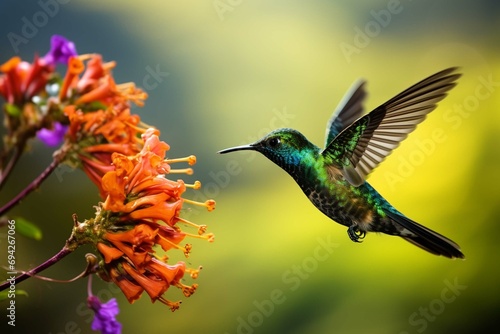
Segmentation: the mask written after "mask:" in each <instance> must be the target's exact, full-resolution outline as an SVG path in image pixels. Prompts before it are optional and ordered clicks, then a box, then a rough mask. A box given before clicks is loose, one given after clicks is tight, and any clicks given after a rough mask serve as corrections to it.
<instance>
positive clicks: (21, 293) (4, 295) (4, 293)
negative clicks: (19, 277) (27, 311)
mask: <svg viewBox="0 0 500 334" xmlns="http://www.w3.org/2000/svg"><path fill="white" fill-rule="evenodd" d="M9 293H10V290H4V291H0V301H2V300H6V299H11V298H12V297H11V296H12V295H11V296H9ZM15 295H16V296H26V297H28V292H26V291H24V290H17V289H16V291H15Z"/></svg>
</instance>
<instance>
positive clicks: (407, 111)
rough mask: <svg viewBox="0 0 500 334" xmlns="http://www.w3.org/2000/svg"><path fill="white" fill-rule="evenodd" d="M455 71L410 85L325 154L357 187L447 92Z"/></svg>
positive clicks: (348, 130) (353, 126)
mask: <svg viewBox="0 0 500 334" xmlns="http://www.w3.org/2000/svg"><path fill="white" fill-rule="evenodd" d="M455 70H456V68H449V69H446V70H443V71H441V72H438V73H436V74H434V75H432V76H430V77H428V78H427V79H424V80H422V81H420V82H419V83H417V84H415V85H413V86H411V87H410V88H408V89H407V90H405V91H403V92H402V93H400V94H398V95H396V96H395V97H393V98H392V99H390V100H389V101H387V102H386V103H384V104H382V105H381V106H379V107H378V108H376V109H374V110H373V111H372V112H370V113H369V114H367V115H365V116H363V117H361V118H360V119H358V120H357V121H355V122H354V123H353V124H351V125H350V126H348V127H347V128H345V129H344V130H343V131H342V132H341V133H340V134H339V135H338V136H337V137H336V138H335V139H334V140H333V141H332V142H331V143H330V144H329V145H328V146H327V147H326V148H325V150H324V151H323V152H322V155H323V157H324V158H325V162H326V163H327V164H331V165H332V166H334V167H336V168H339V169H340V170H341V171H342V175H343V176H344V177H345V178H346V179H347V180H348V181H349V182H350V183H351V184H352V185H354V186H359V185H361V184H362V183H363V182H364V181H365V179H366V176H367V175H368V174H370V172H371V171H372V170H373V169H374V168H375V167H377V166H378V164H379V163H380V162H382V161H383V160H384V159H385V157H386V156H388V155H389V154H390V153H391V152H392V150H394V149H395V148H396V147H398V145H399V143H400V142H401V141H402V140H403V139H405V138H406V137H407V136H408V134H409V133H410V132H412V131H413V130H414V129H415V127H416V126H417V125H418V124H419V123H420V122H422V121H423V120H424V119H425V117H426V116H427V114H428V113H430V112H431V111H432V110H434V109H435V108H436V103H437V102H439V101H441V100H442V99H443V98H444V97H445V96H446V94H447V92H448V91H449V90H450V89H451V88H453V87H455V85H456V82H455V80H457V79H458V78H459V77H460V74H456V73H453V72H455Z"/></svg>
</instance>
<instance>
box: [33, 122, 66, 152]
mask: <svg viewBox="0 0 500 334" xmlns="http://www.w3.org/2000/svg"><path fill="white" fill-rule="evenodd" d="M67 130H68V126H67V125H62V124H61V123H59V122H54V129H52V130H49V129H40V130H38V132H37V133H36V136H37V137H38V139H40V140H41V141H42V142H43V143H44V144H45V145H47V146H51V147H53V146H57V145H59V144H60V143H61V142H62V140H63V139H64V135H65V134H66V131H67Z"/></svg>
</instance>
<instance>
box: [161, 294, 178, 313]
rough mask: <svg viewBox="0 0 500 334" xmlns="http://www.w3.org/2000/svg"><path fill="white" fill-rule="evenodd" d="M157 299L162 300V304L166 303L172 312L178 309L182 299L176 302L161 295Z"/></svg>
mask: <svg viewBox="0 0 500 334" xmlns="http://www.w3.org/2000/svg"><path fill="white" fill-rule="evenodd" d="M158 300H159V301H160V302H162V303H163V304H165V305H167V306H168V307H169V308H170V311H172V312H174V311H176V310H178V309H179V307H180V306H181V303H182V301H180V300H179V301H177V302H172V301H170V300H168V299H165V298H163V297H159V298H158Z"/></svg>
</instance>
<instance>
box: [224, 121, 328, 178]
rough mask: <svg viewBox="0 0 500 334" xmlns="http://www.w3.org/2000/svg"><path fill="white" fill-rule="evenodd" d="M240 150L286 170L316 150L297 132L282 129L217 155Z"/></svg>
mask: <svg viewBox="0 0 500 334" xmlns="http://www.w3.org/2000/svg"><path fill="white" fill-rule="evenodd" d="M241 150H253V151H257V152H260V153H262V154H263V155H265V156H266V157H267V158H268V159H269V160H271V161H272V162H274V163H275V164H277V165H278V166H280V167H281V168H284V169H287V167H288V166H295V165H298V164H299V163H300V161H301V160H302V158H303V157H304V156H305V155H307V154H308V153H311V152H313V151H316V150H318V148H317V147H316V146H314V145H313V144H311V143H310V142H309V141H308V140H307V138H306V137H305V136H304V135H303V134H301V133H300V132H298V131H297V130H294V129H289V128H282V129H278V130H274V131H271V132H270V133H268V134H267V135H265V136H264V137H263V138H261V139H259V140H258V141H256V142H255V143H252V144H248V145H242V146H236V147H231V148H227V149H225V150H221V151H219V152H218V153H221V154H224V153H229V152H234V151H241Z"/></svg>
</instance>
